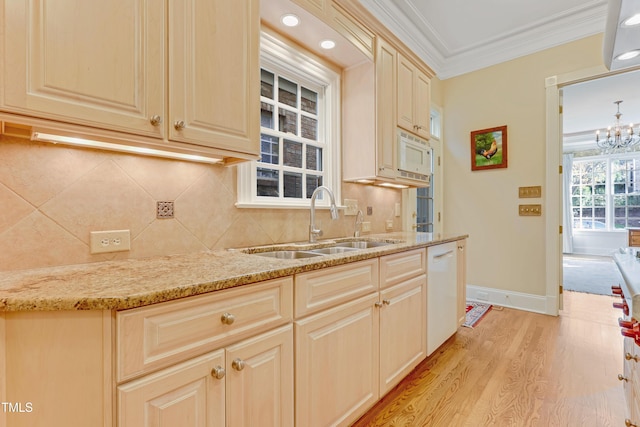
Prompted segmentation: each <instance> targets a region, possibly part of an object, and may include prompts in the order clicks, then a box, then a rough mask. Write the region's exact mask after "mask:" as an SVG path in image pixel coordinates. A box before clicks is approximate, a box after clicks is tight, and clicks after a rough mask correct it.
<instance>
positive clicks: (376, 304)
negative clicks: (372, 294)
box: [374, 301, 382, 308]
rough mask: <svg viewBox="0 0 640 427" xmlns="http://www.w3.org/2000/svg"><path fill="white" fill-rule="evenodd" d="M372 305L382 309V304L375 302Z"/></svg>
mask: <svg viewBox="0 0 640 427" xmlns="http://www.w3.org/2000/svg"><path fill="white" fill-rule="evenodd" d="M374 305H375V306H376V307H378V308H380V307H382V303H381V302H380V301H376V303H375V304H374Z"/></svg>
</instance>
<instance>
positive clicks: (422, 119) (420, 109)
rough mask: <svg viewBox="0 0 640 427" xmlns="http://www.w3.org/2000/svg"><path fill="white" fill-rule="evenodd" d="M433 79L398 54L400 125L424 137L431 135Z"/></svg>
mask: <svg viewBox="0 0 640 427" xmlns="http://www.w3.org/2000/svg"><path fill="white" fill-rule="evenodd" d="M430 85H431V79H430V78H429V76H427V74H426V73H425V72H423V71H422V70H420V68H418V67H417V66H415V65H414V64H413V63H412V62H411V61H409V60H408V59H407V58H405V57H404V56H402V54H398V102H397V105H398V126H400V127H401V128H404V129H405V130H407V131H409V132H413V133H414V134H416V135H418V136H420V137H422V138H427V139H428V138H429V136H430V115H431V112H430V100H431V90H430Z"/></svg>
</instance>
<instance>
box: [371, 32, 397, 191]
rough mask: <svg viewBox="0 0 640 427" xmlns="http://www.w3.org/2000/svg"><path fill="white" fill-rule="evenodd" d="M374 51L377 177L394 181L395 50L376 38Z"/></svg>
mask: <svg viewBox="0 0 640 427" xmlns="http://www.w3.org/2000/svg"><path fill="white" fill-rule="evenodd" d="M377 42H378V44H377V49H376V108H377V114H376V123H377V135H376V141H377V153H376V154H377V161H376V164H377V166H378V172H377V174H378V175H379V176H382V177H386V178H395V177H396V170H395V167H394V165H395V164H396V162H395V157H396V145H397V144H396V122H395V120H394V117H395V116H396V111H395V109H396V107H395V105H396V87H395V84H396V50H395V49H394V48H393V46H391V45H390V44H388V43H387V42H385V41H384V40H383V39H381V38H379V37H378V41H377Z"/></svg>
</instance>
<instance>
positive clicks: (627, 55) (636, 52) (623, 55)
mask: <svg viewBox="0 0 640 427" xmlns="http://www.w3.org/2000/svg"><path fill="white" fill-rule="evenodd" d="M638 55H640V50H638V49H636V50H630V51H629V52H625V53H621V54H620V55H618V56H616V59H617V60H618V61H626V60H629V59H633V58H635V57H636V56H638Z"/></svg>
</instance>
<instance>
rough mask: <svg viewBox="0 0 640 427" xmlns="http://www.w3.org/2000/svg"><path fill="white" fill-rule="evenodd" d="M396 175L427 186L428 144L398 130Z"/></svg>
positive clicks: (429, 164)
mask: <svg viewBox="0 0 640 427" xmlns="http://www.w3.org/2000/svg"><path fill="white" fill-rule="evenodd" d="M397 132H398V175H399V177H401V178H404V179H410V180H414V181H420V182H422V183H424V184H427V185H429V181H430V179H431V165H432V160H431V157H432V156H431V153H432V150H431V146H430V145H429V142H428V141H426V140H424V139H421V138H418V137H416V136H414V135H411V134H410V133H408V132H405V131H403V130H401V129H398V131H397Z"/></svg>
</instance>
